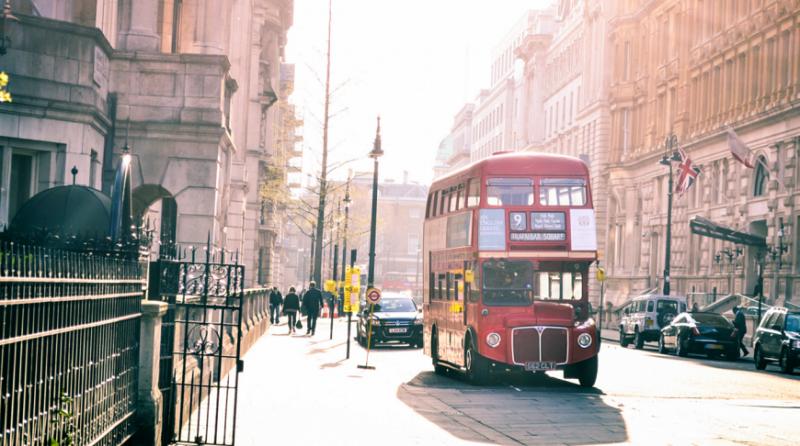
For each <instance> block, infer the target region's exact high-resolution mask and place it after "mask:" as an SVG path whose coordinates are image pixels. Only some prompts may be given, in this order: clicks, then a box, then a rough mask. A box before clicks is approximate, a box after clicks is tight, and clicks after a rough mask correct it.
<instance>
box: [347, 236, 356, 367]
mask: <svg viewBox="0 0 800 446" xmlns="http://www.w3.org/2000/svg"><path fill="white" fill-rule="evenodd" d="M356 254H357V251H356V250H355V249H353V250H351V251H350V271H353V269H354V267H355V266H356ZM349 281H350V277H346V278H345V286H347V282H349ZM344 298H345V299H348V301H347V358H346V359H350V338H351V336H350V325H351V323H352V322H353V311H352V308H351V307H350V301H349V299H350V296H348V295H345V297H344ZM356 299H358V297H356Z"/></svg>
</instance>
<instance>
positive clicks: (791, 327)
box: [786, 314, 800, 332]
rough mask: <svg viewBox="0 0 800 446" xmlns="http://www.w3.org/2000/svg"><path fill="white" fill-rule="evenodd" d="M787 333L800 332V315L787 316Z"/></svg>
mask: <svg viewBox="0 0 800 446" xmlns="http://www.w3.org/2000/svg"><path fill="white" fill-rule="evenodd" d="M786 331H796V332H800V314H787V315H786Z"/></svg>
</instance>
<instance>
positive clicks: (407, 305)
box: [356, 295, 422, 347]
mask: <svg viewBox="0 0 800 446" xmlns="http://www.w3.org/2000/svg"><path fill="white" fill-rule="evenodd" d="M369 319H370V314H369V305H366V306H364V307H362V310H361V311H360V312H359V313H358V321H357V324H356V340H358V343H359V344H361V345H362V346H366V345H367V329H368V327H369ZM391 341H397V342H401V343H407V344H409V345H412V346H414V347H421V346H422V314H421V313H420V312H419V310H418V308H417V304H416V303H414V299H412V298H410V297H406V296H401V295H388V296H387V295H384V297H383V298H382V299H381V302H380V303H379V304H377V305H375V308H374V309H373V312H372V337H371V338H370V340H369V342H370V343H371V344H372V345H375V344H378V343H381V342H391Z"/></svg>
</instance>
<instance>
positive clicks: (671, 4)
mask: <svg viewBox="0 0 800 446" xmlns="http://www.w3.org/2000/svg"><path fill="white" fill-rule="evenodd" d="M556 7H557V9H556V10H555V11H553V12H552V14H553V17H554V19H555V21H556V28H555V29H554V30H553V31H552V32H529V33H528V34H527V35H526V36H525V38H523V39H522V40H521V41H520V43H519V45H518V47H517V48H516V50H515V54H516V56H517V57H518V58H519V59H521V60H522V63H523V70H522V74H521V78H519V79H518V80H517V87H516V90H517V92H518V96H517V98H518V99H517V102H516V104H517V107H516V108H515V112H516V113H517V119H516V120H515V121H514V127H513V128H512V129H511V132H512V133H513V134H514V135H515V138H514V144H512V145H511V146H509V147H508V148H509V149H511V150H518V149H524V150H534V151H545V152H552V153H561V154H566V155H572V156H577V157H580V158H582V159H584V161H586V162H587V164H588V165H589V167H590V171H591V174H592V188H593V194H594V204H595V208H596V213H597V221H598V254H599V258H600V261H601V264H603V265H604V266H605V267H606V269H607V272H608V273H609V281H608V284H607V287H606V289H607V293H606V296H607V299H608V300H609V301H610V302H611V303H612V304H614V305H617V304H621V303H623V302H624V301H626V300H627V299H628V298H630V297H631V296H633V295H635V294H637V293H640V292H643V291H646V290H654V289H660V288H661V287H662V286H663V281H664V275H663V274H664V273H663V272H664V258H665V249H666V247H665V235H664V234H665V233H666V220H667V182H668V178H667V175H668V169H667V167H665V166H664V165H661V164H659V160H661V158H662V156H664V154H665V139H666V137H667V136H668V135H670V134H673V135H675V137H676V138H677V141H678V143H679V145H680V147H681V148H683V149H684V150H685V152H686V153H687V154H688V156H689V157H690V158H691V159H692V161H693V162H694V163H695V165H699V166H700V167H701V168H702V173H701V175H700V177H699V180H698V182H697V183H696V184H695V186H694V187H693V188H692V189H690V191H689V192H687V193H686V194H684V195H680V196H679V195H676V196H675V200H674V209H673V214H672V215H673V225H672V228H673V229H672V249H671V255H672V261H671V262H670V263H671V278H672V290H673V292H677V293H682V294H689V293H698V294H699V295H703V294H707V295H714V294H716V295H725V294H728V293H731V292H734V293H743V294H752V291H753V287H754V285H755V281H756V279H757V277H758V270H759V268H760V267H763V268H764V278H765V294H766V295H768V297H769V298H770V300H772V301H777V302H778V303H783V302H785V301H787V300H789V301H790V300H791V299H797V297H795V296H796V295H800V286H798V285H797V284H796V281H797V279H798V278H800V260H798V257H800V244H799V243H797V233H798V231H800V218H799V217H800V213H799V212H798V211H797V210H796V206H797V205H796V204H795V202H796V201H797V198H796V197H797V195H798V192H797V188H796V186H795V185H796V184H797V182H798V181H800V171H798V170H799V169H800V168H798V162H797V156H798V155H799V154H800V145H799V144H800V139H798V136H800V127H799V125H800V117H799V116H798V115H799V114H800V113H798V104H799V102H798V97H800V92H798V88H800V87H799V86H798V82H800V73H799V72H798V70H800V66H799V65H798V63H797V61H798V60H800V34H799V31H798V14H800V6H798V4H797V2H796V1H787V0H758V1H755V2H744V1H742V2H739V1H730V2H726V1H716V0H705V1H704V0H658V1H638V0H614V1H598V0H560V1H558V2H557V4H556ZM546 13H547V11H541V12H540V13H539V14H540V17H543V16H544V14H546ZM475 122H476V124H475V125H480V121H479V120H478V119H476V120H475ZM728 129H732V130H734V131H735V132H736V133H737V134H738V136H739V137H740V138H741V140H742V141H744V142H745V143H746V144H747V145H748V146H749V148H750V149H751V150H752V151H753V153H754V155H755V156H757V157H761V158H762V159H763V161H764V163H763V166H766V168H765V167H756V168H754V169H750V168H747V167H745V166H744V165H743V164H741V163H739V162H737V161H736V160H735V159H734V158H733V157H732V156H731V154H730V150H729V145H728V142H727V136H726V135H727V130H728ZM473 147H480V146H475V145H473ZM473 152H474V151H473ZM480 157H482V155H481V156H479V157H478V158H480ZM675 168H676V170H677V165H676V166H675ZM778 180H780V181H778ZM695 216H699V217H703V218H706V219H709V220H712V221H714V222H716V223H719V224H722V225H725V226H729V227H731V228H735V229H738V230H743V231H747V232H752V233H754V234H758V235H761V236H765V237H766V239H767V243H768V244H769V245H770V248H769V249H770V251H769V253H768V254H767V255H766V256H764V253H763V252H756V250H754V249H747V248H746V247H742V246H739V247H737V246H730V245H729V244H725V243H722V242H720V241H716V240H712V239H709V238H704V237H700V236H696V235H692V234H691V232H690V229H689V220H690V219H691V218H693V217H695ZM781 247H783V250H782V251H783V252H782V254H781V255H778V254H777V252H778V251H781ZM728 253H731V254H732V255H728ZM764 259H766V260H764ZM596 294H597V293H593V295H596Z"/></svg>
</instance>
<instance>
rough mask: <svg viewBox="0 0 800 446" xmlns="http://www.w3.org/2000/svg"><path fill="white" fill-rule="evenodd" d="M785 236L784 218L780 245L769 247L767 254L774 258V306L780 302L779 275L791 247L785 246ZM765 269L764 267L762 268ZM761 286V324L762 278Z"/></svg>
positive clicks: (759, 313) (759, 305)
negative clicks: (785, 254) (785, 255)
mask: <svg viewBox="0 0 800 446" xmlns="http://www.w3.org/2000/svg"><path fill="white" fill-rule="evenodd" d="M784 235H785V231H784V227H783V218H781V219H780V220H779V227H778V245H777V246H775V245H772V246H767V254H768V255H769V256H770V257H772V270H773V271H772V290H773V292H772V293H771V294H772V304H773V305H775V303H776V302H777V300H778V273H779V272H780V270H781V268H782V267H783V254H784V253H786V251H788V250H789V247H788V246H786V245H784V244H783V237H784ZM762 269H763V267H762ZM759 280H760V286H759V287H758V288H759V289H760V290H761V293H760V296H759V299H758V322H759V323H761V301H762V300H764V298H763V296H764V283H763V278H760V279H759Z"/></svg>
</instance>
